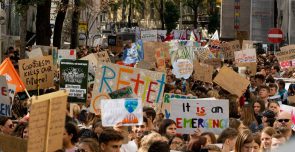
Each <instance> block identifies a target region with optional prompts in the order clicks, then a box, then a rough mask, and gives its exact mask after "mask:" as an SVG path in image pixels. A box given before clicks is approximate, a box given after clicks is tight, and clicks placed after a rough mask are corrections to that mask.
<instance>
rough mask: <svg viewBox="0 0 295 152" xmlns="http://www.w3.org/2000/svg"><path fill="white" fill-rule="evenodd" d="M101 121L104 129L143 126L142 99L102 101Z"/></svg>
mask: <svg viewBox="0 0 295 152" xmlns="http://www.w3.org/2000/svg"><path fill="white" fill-rule="evenodd" d="M101 120H102V125H103V126H104V127H109V126H115V125H117V124H118V123H122V125H123V126H135V125H141V124H142V121H143V112H142V102H141V99H103V100H101Z"/></svg>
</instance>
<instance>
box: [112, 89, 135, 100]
mask: <svg viewBox="0 0 295 152" xmlns="http://www.w3.org/2000/svg"><path fill="white" fill-rule="evenodd" d="M109 96H110V97H111V98H112V99H121V98H134V97H136V96H133V91H132V88H131V87H130V86H128V87H125V88H122V89H119V90H116V91H114V92H111V93H109Z"/></svg>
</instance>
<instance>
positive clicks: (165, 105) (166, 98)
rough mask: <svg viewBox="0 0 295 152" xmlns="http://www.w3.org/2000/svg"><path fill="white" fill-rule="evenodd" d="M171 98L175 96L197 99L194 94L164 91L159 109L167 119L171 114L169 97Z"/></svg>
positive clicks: (176, 97) (177, 97)
mask: <svg viewBox="0 0 295 152" xmlns="http://www.w3.org/2000/svg"><path fill="white" fill-rule="evenodd" d="M172 98H175V99H197V97H195V96H187V95H181V94H173V93H165V94H164V98H163V102H162V103H161V108H160V109H161V112H162V113H163V114H164V115H165V118H166V119H169V118H170V115H171V99H172Z"/></svg>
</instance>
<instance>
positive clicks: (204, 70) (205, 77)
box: [194, 62, 213, 83]
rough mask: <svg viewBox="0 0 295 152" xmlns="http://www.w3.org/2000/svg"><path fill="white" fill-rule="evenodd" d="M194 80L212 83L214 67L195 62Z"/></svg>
mask: <svg viewBox="0 0 295 152" xmlns="http://www.w3.org/2000/svg"><path fill="white" fill-rule="evenodd" d="M194 71H195V73H194V78H195V79H196V80H200V81H203V82H208V83H211V82H212V74H213V66H211V65H207V64H202V63H199V62H195V64H194Z"/></svg>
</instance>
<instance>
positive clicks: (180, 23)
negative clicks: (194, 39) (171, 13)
mask: <svg viewBox="0 0 295 152" xmlns="http://www.w3.org/2000/svg"><path fill="white" fill-rule="evenodd" d="M179 5H180V18H179V30H181V29H182V1H181V0H180V2H179Z"/></svg>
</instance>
